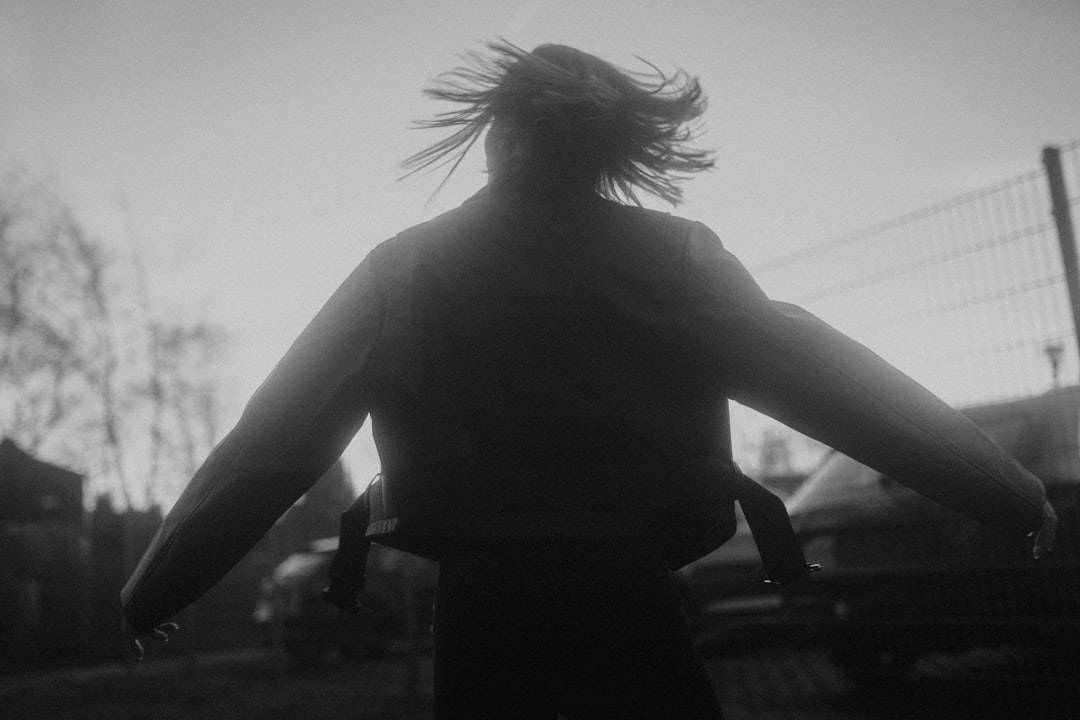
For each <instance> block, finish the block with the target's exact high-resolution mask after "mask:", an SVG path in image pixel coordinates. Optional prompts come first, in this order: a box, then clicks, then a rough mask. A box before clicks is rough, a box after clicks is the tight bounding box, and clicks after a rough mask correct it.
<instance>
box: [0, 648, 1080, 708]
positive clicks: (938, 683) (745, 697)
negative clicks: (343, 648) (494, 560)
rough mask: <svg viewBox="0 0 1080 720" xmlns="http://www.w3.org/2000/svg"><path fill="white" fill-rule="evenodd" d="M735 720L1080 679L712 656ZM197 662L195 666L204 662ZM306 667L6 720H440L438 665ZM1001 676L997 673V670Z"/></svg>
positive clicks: (402, 659)
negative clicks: (435, 697)
mask: <svg viewBox="0 0 1080 720" xmlns="http://www.w3.org/2000/svg"><path fill="white" fill-rule="evenodd" d="M703 652H704V654H705V655H706V657H707V660H708V663H709V668H710V671H711V672H712V674H713V677H714V679H715V681H716V684H717V686H718V687H719V688H720V693H721V697H722V699H723V702H724V707H725V710H726V712H727V717H728V719H729V720H748V719H750V718H770V719H773V718H775V719H778V720H795V719H796V718H797V719H799V720H810V719H815V720H816V719H826V718H829V719H833V718H836V719H841V720H854V719H856V718H858V719H870V720H873V719H876V718H889V719H895V718H905V719H906V718H941V719H943V720H944V719H947V718H948V719H952V718H982V719H984V720H985V719H991V718H1009V719H1010V720H1026V719H1027V718H1033V719H1035V718H1037V719H1039V720H1054V719H1056V718H1080V698H1078V691H1080V678H1078V679H1076V680H1075V682H1070V681H1069V679H1067V678H1060V677H1059V678H1056V679H1055V680H1054V681H1052V682H1046V681H1039V682H1028V681H1025V680H1023V679H1020V678H1019V676H1018V675H1017V674H1016V673H1015V672H1014V671H1013V669H1012V668H1015V667H1019V666H1021V665H1024V663H1030V662H1031V661H1030V659H1026V660H1022V661H1021V660H1018V659H1017V658H1016V657H1010V656H1009V654H1008V653H1007V652H1005V653H1002V652H992V653H991V652H984V653H982V654H979V653H974V654H970V655H968V656H966V657H963V658H937V659H927V660H925V661H924V662H922V663H921V664H920V666H919V667H918V668H917V671H916V673H915V674H914V675H913V676H912V677H910V678H909V680H908V681H907V682H906V683H904V684H902V685H889V686H884V687H875V688H871V689H865V688H856V687H855V686H853V685H852V684H851V682H850V681H848V680H847V679H846V678H845V677H844V676H843V675H842V674H841V673H840V672H839V671H838V670H837V668H836V667H835V666H834V665H833V664H832V662H831V660H830V659H829V657H828V655H827V653H825V652H824V651H822V650H821V649H818V648H815V647H808V646H801V647H793V646H791V645H786V646H782V645H776V644H775V643H772V644H769V643H762V644H753V643H751V644H750V646H743V647H741V648H731V647H727V648H724V649H723V650H722V651H721V650H720V649H718V648H716V647H712V646H709V645H707V644H706V645H704V646H703ZM193 659H194V661H195V662H194V666H193V665H192V662H191V661H192V660H193ZM408 667H409V664H408V661H407V656H405V655H404V654H403V653H395V654H394V655H392V656H390V657H386V658H380V659H375V660H367V661H364V662H341V661H338V662H329V663H326V664H323V665H321V666H319V667H311V666H299V665H296V664H294V663H292V662H290V661H287V660H285V659H283V658H282V657H281V656H278V655H275V654H274V653H273V652H271V651H269V650H248V651H238V652H233V653H220V654H216V655H204V656H199V657H197V658H189V659H187V660H185V659H183V658H173V659H153V660H148V661H144V662H142V663H137V664H132V665H129V666H124V665H113V666H104V667H98V668H90V669H84V670H78V671H72V672H54V673H50V674H45V675H38V676H34V677H21V678H0V718H19V719H20V720H22V719H25V720H36V719H38V718H41V719H46V718H47V719H49V720H75V719H76V718H78V719H87V720H89V719H91V718H92V719H94V720H97V719H98V718H122V719H123V720H140V719H142V718H148V719H149V718H153V719H154V720H170V719H173V718H175V719H177V720H179V719H181V718H183V719H184V720H188V719H195V718H230V719H237V720H245V719H248V718H250V719H255V718H259V719H260V720H277V719H281V720H285V719H288V720H303V719H305V718H312V719H315V718H317V719H318V720H338V719H344V718H351V719H363V720H382V719H384V718H385V719H390V718H395V719H399V720H412V719H414V718H416V719H419V718H430V717H431V701H430V697H431V656H430V653H429V652H421V653H420V654H419V655H418V656H417V657H416V663H415V665H414V667H415V669H416V670H415V672H413V673H410V672H409V671H408ZM988 667H989V668H991V669H992V672H987V671H986V669H987V668H988Z"/></svg>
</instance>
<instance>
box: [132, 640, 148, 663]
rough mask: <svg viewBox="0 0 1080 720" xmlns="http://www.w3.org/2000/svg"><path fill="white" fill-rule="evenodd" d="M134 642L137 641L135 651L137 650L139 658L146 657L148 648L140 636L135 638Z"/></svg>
mask: <svg viewBox="0 0 1080 720" xmlns="http://www.w3.org/2000/svg"><path fill="white" fill-rule="evenodd" d="M134 642H135V652H137V653H138V654H139V659H140V660H142V659H143V658H144V657H146V650H145V648H143V644H142V643H141V642H140V641H139V639H138V638H136V639H135V640H134Z"/></svg>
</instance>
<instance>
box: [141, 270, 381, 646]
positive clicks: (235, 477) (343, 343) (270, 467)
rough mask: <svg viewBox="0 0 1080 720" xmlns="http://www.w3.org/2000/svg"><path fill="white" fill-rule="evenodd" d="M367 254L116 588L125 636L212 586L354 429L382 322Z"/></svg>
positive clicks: (328, 462)
mask: <svg viewBox="0 0 1080 720" xmlns="http://www.w3.org/2000/svg"><path fill="white" fill-rule="evenodd" d="M374 254H375V253H373V254H372V255H369V256H368V257H367V258H366V259H365V260H364V261H363V263H361V264H360V265H359V266H358V267H357V268H356V270H354V271H353V273H352V274H351V275H350V276H349V277H348V278H347V279H346V280H345V282H344V283H343V284H342V285H341V287H340V288H339V289H338V290H337V291H336V292H335V293H334V294H333V295H332V296H331V298H330V299H329V301H328V302H327V303H326V305H325V306H324V307H323V308H322V309H321V310H320V311H319V313H318V314H317V315H316V316H315V318H314V319H313V320H312V321H311V323H310V324H309V325H308V326H307V327H306V328H305V329H304V331H303V332H302V333H301V334H300V336H299V337H298V338H297V339H296V341H295V342H294V343H293V345H292V346H291V347H290V348H289V350H288V351H287V352H286V354H285V356H284V357H283V358H282V359H281V361H280V362H279V363H278V364H277V366H276V367H275V368H274V370H273V371H272V372H271V374H270V375H269V377H268V378H267V379H266V380H265V381H264V382H263V383H262V385H261V386H260V387H259V388H258V390H256V392H255V394H254V395H253V396H252V398H251V399H250V401H249V402H248V404H247V406H246V408H245V409H244V412H243V414H242V416H241V418H240V420H239V422H238V423H237V424H236V427H234V428H233V430H232V431H231V432H230V433H229V434H228V435H227V436H226V437H225V439H224V440H222V441H221V442H220V443H219V444H218V446H217V447H216V448H214V450H213V452H211V453H210V456H209V457H208V458H207V459H206V461H205V462H204V463H203V465H202V467H200V468H199V470H198V471H197V472H196V473H195V475H194V477H193V478H192V479H191V481H190V483H189V484H188V486H187V488H186V489H185V490H184V491H183V493H182V494H181V496H180V498H179V499H178V500H177V502H176V504H175V505H174V506H173V508H172V509H171V510H170V511H169V513H168V515H167V516H166V517H165V520H164V522H163V523H162V525H161V527H160V528H159V529H158V531H157V534H156V535H155V536H154V538H153V540H152V541H151V543H150V547H149V548H148V549H147V550H146V552H145V554H144V555H143V557H142V559H141V560H140V562H139V564H138V566H137V567H136V569H135V572H134V574H133V575H132V577H131V578H130V579H129V580H128V582H127V584H126V585H125V586H124V588H123V590H122V591H121V604H122V605H123V609H124V618H125V621H126V622H127V623H128V624H129V625H130V626H131V628H132V629H133V630H134V631H135V632H136V633H138V634H143V633H146V632H148V631H150V630H151V629H153V628H154V627H156V626H157V625H158V624H160V623H162V622H165V621H166V620H168V619H169V618H170V617H172V616H173V615H174V614H175V613H177V612H179V611H180V610H182V609H183V608H184V607H186V606H187V605H189V604H190V603H192V602H194V601H195V600H197V599H198V598H199V597H201V596H202V595H203V594H204V593H206V592H207V591H208V590H209V589H210V588H211V587H213V586H214V584H216V583H217V582H218V581H219V580H220V579H221V578H222V577H223V576H224V575H225V574H226V573H227V572H228V571H229V570H230V569H231V568H232V567H233V566H234V565H235V564H236V563H237V562H239V561H240V559H241V558H242V557H243V556H244V555H245V554H246V553H247V552H248V551H249V550H250V549H251V548H252V547H253V546H254V545H255V544H256V543H257V542H258V541H259V539H260V538H261V537H262V536H263V535H264V534H265V533H266V531H267V530H269V529H270V527H271V526H272V525H273V524H274V522H275V521H276V520H277V519H278V518H279V517H280V516H281V515H282V514H283V513H284V512H285V511H286V510H288V509H289V507H291V506H292V504H293V503H294V502H295V501H296V500H297V499H298V498H299V497H300V496H301V495H303V494H304V493H305V492H306V491H307V490H308V489H309V488H310V487H311V486H312V485H313V484H314V483H315V481H316V480H318V478H319V477H321V475H322V474H323V473H324V472H325V471H326V470H327V468H328V467H329V466H330V465H331V464H332V463H333V462H334V460H336V459H337V458H338V456H340V454H341V452H342V451H343V450H344V449H345V447H346V445H348V443H349V441H350V439H351V438H352V436H353V435H354V434H355V433H356V431H357V430H358V429H359V428H360V426H361V425H362V424H363V422H364V419H365V418H366V416H367V408H366V400H367V397H366V388H365V384H364V383H365V369H366V367H367V365H368V364H369V361H370V359H371V357H372V354H373V352H374V349H375V346H376V344H377V342H378V338H379V335H380V332H381V327H382V322H383V302H382V293H381V292H380V288H379V283H378V277H377V273H376V271H375V260H374V259H373V255H374Z"/></svg>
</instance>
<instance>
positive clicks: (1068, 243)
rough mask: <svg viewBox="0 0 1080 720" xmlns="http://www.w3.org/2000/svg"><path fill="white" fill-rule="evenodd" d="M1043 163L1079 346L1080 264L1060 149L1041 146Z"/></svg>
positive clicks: (1078, 344) (1074, 329) (1079, 347)
mask: <svg viewBox="0 0 1080 720" xmlns="http://www.w3.org/2000/svg"><path fill="white" fill-rule="evenodd" d="M1043 165H1044V166H1045V167H1046V180H1047V182H1048V183H1049V184H1050V203H1051V207H1052V212H1053V213H1054V220H1055V221H1056V223H1057V232H1058V243H1059V244H1060V246H1061V262H1062V264H1063V265H1064V266H1065V284H1066V285H1067V286H1068V288H1069V305H1070V307H1071V308H1072V316H1073V332H1074V334H1075V335H1076V343H1077V348H1078V349H1080V265H1078V264H1077V256H1076V237H1075V236H1074V235H1073V225H1072V213H1071V212H1070V211H1069V193H1068V192H1067V191H1066V189H1065V176H1064V174H1063V173H1062V172H1061V152H1060V151H1059V150H1058V149H1057V148H1056V147H1053V146H1050V145H1047V146H1046V147H1044V148H1043Z"/></svg>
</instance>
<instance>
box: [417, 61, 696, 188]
mask: <svg viewBox="0 0 1080 720" xmlns="http://www.w3.org/2000/svg"><path fill="white" fill-rule="evenodd" d="M487 48H488V50H489V54H488V55H486V56H485V55H481V54H478V53H470V54H468V55H466V56H465V58H466V60H467V64H466V65H464V66H463V67H459V68H457V69H456V70H453V71H451V72H449V73H446V74H444V75H441V76H440V77H439V79H438V82H437V84H436V85H435V86H433V87H430V88H428V89H426V90H425V94H427V95H428V96H430V97H433V98H437V99H440V100H449V101H451V102H453V103H457V104H459V105H461V106H463V107H460V108H459V109H457V110H451V111H447V112H443V113H439V114H438V115H436V116H435V117H434V118H433V119H431V120H426V121H421V122H419V123H417V127H422V128H454V131H453V132H452V133H451V134H450V135H448V136H447V137H445V138H443V139H442V140H440V141H439V142H437V143H435V144H433V145H431V146H429V147H428V148H426V149H424V150H421V151H420V152H418V153H416V154H415V155H413V156H411V157H409V158H408V159H406V160H405V161H404V162H403V163H402V168H403V169H405V170H406V171H407V174H409V175H411V174H413V173H415V172H417V171H420V170H424V169H427V168H431V167H441V166H443V165H445V164H451V168H450V171H449V172H448V173H447V178H449V176H450V174H452V173H453V172H454V170H455V169H456V168H457V166H458V165H459V164H460V162H461V160H462V158H464V156H465V154H466V153H467V152H468V151H469V149H470V148H471V147H472V146H473V145H474V144H475V143H476V141H477V139H478V138H479V137H480V136H481V134H482V133H483V132H484V130H485V129H486V128H488V127H489V126H492V125H493V124H494V127H496V128H497V129H498V131H499V132H498V136H497V138H491V139H489V142H491V141H495V142H499V143H505V146H504V148H503V155H504V156H505V157H507V158H509V159H510V160H509V162H508V164H507V168H506V171H507V172H508V173H509V174H510V175H511V176H512V177H513V176H517V177H519V178H521V179H525V180H527V181H532V182H551V183H569V184H587V185H588V186H591V187H592V188H593V189H595V190H596V191H597V192H599V193H600V194H601V195H603V196H605V197H607V198H610V199H613V200H618V201H625V202H632V203H635V204H640V202H639V200H638V197H637V194H636V191H637V190H643V191H645V192H648V193H651V194H652V195H655V196H657V197H659V198H662V199H663V200H666V201H667V202H669V203H671V204H672V205H677V204H678V203H679V201H680V200H681V199H682V189H681V187H680V183H681V182H682V181H684V180H685V179H687V177H688V176H689V175H690V174H691V173H695V172H699V171H701V170H706V169H708V168H711V167H712V166H713V159H712V154H711V153H710V152H708V151H705V150H700V149H695V148H691V147H688V145H689V143H691V142H692V141H693V140H695V139H696V138H697V137H698V135H699V125H698V123H697V121H698V119H699V118H700V116H701V114H702V113H703V112H704V110H705V104H706V103H705V96H704V95H703V94H702V91H701V86H700V84H699V83H698V81H697V79H696V78H692V77H690V76H688V75H687V74H686V73H685V72H684V71H682V70H678V71H677V72H675V74H673V75H671V76H667V75H665V74H664V73H663V72H661V71H660V70H659V69H657V68H656V66H654V65H651V64H649V63H646V64H648V65H649V67H650V68H651V69H652V70H653V72H651V73H647V74H646V73H637V72H631V71H627V70H622V69H619V68H616V67H615V66H613V65H611V64H610V63H608V62H605V61H604V60H601V59H599V58H597V57H595V56H593V55H589V54H588V53H584V52H582V51H580V50H576V49H574V48H571V47H567V46H565V45H541V46H539V47H537V48H536V49H535V50H533V51H532V52H527V51H525V50H522V49H521V48H518V47H516V46H514V45H511V44H510V43H507V42H505V41H500V42H494V43H489V44H488V46H487ZM443 182H444V183H445V182H446V180H445V179H444V180H443ZM440 187H441V186H440Z"/></svg>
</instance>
